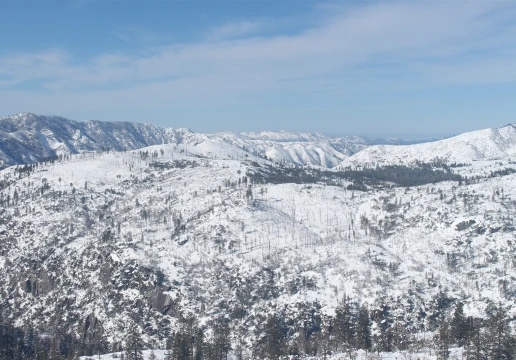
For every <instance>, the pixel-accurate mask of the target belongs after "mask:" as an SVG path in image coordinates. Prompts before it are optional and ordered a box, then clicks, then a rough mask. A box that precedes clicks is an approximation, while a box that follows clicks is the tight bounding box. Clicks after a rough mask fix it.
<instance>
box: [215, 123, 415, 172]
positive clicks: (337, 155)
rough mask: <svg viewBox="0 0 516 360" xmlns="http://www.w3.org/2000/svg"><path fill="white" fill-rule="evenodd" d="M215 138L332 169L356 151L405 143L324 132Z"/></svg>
mask: <svg viewBox="0 0 516 360" xmlns="http://www.w3.org/2000/svg"><path fill="white" fill-rule="evenodd" d="M209 136H210V137H211V138H216V139H221V140H223V141H226V142H228V143H230V144H234V145H237V146H238V147H241V148H243V149H246V150H247V151H249V152H251V153H253V154H260V155H262V156H263V155H265V156H266V157H267V158H269V159H271V160H272V161H276V162H284V163H293V164H296V165H311V166H322V167H326V168H332V167H335V166H337V165H339V164H340V163H341V162H342V161H343V160H344V159H346V158H347V157H349V156H350V155H353V154H355V153H356V152H358V151H360V150H362V149H365V148H367V147H369V146H371V145H376V144H405V143H409V142H407V141H405V140H400V139H378V138H367V137H361V136H347V137H331V136H328V135H324V134H320V133H306V132H287V131H279V132H270V131H264V132H259V133H252V132H251V133H245V132H239V133H230V132H225V133H215V134H209Z"/></svg>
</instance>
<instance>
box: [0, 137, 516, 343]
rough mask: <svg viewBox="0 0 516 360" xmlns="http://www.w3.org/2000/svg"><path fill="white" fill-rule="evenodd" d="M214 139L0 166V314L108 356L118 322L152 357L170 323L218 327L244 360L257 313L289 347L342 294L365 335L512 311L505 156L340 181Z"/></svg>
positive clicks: (513, 189) (118, 337) (326, 315)
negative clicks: (104, 348) (424, 172)
mask: <svg viewBox="0 0 516 360" xmlns="http://www.w3.org/2000/svg"><path fill="white" fill-rule="evenodd" d="M224 144H225V147H223V146H221V143H220V142H218V141H211V142H210V141H201V142H199V143H197V144H192V143H190V144H164V145H155V146H151V147H147V148H143V149H139V150H134V151H127V152H113V151H111V152H102V153H84V154H79V155H75V156H72V157H71V158H68V157H66V158H63V159H61V160H57V161H55V162H54V163H46V164H40V165H38V166H35V167H25V168H23V167H18V168H15V167H11V168H8V169H5V170H3V171H1V172H0V179H1V183H0V184H1V188H0V189H1V190H0V293H1V294H2V297H3V298H4V299H9V301H8V302H7V304H8V307H9V311H10V314H11V315H10V316H11V317H12V319H13V320H15V322H16V323H17V324H19V325H20V326H22V325H24V324H31V325H32V326H34V327H36V328H39V329H45V328H52V326H54V325H53V324H56V323H59V324H60V325H61V326H63V327H64V328H65V329H66V331H69V332H71V333H73V334H74V336H77V337H78V338H80V339H83V340H81V341H84V342H86V343H88V342H89V341H90V342H93V341H99V340H98V339H104V340H105V341H107V342H108V343H109V349H114V350H113V351H116V350H117V349H119V347H120V346H121V345H123V344H124V343H125V341H126V340H125V339H126V336H127V332H128V329H129V328H130V327H131V325H135V326H136V327H137V329H138V330H137V331H138V332H139V333H140V334H141V336H142V337H143V340H144V343H145V344H146V346H147V347H150V346H153V347H154V348H164V347H165V346H166V342H167V339H169V338H170V336H171V334H172V333H173V332H174V331H176V330H177V329H178V328H180V327H181V321H183V320H181V319H182V318H184V317H187V316H195V317H196V318H197V319H198V321H199V323H200V324H205V325H206V326H208V327H210V326H212V324H213V321H215V320H216V319H220V318H223V319H225V320H224V321H226V322H227V323H228V326H229V328H230V329H231V333H232V334H233V337H232V339H233V340H232V347H233V348H234V349H237V348H240V349H244V350H245V351H259V349H260V348H259V346H260V344H261V343H262V336H263V334H264V331H265V330H264V326H265V324H267V321H266V319H267V318H268V317H269V316H270V315H271V314H278V313H279V314H281V317H282V319H284V322H285V326H286V327H287V329H288V332H289V334H290V335H289V336H290V338H289V339H290V340H289V341H291V342H292V343H294V342H296V341H301V340H296V339H303V337H301V335H300V334H305V333H306V332H307V331H308V330H310V331H312V332H315V333H317V331H319V332H320V331H323V330H321V329H325V328H326V327H327V326H329V325H328V324H329V322H330V321H331V319H332V317H334V316H335V309H336V307H337V306H338V304H339V301H341V300H342V299H343V297H344V296H346V298H348V299H351V301H352V302H353V303H354V304H363V305H364V306H367V307H368V308H369V309H370V311H371V312H372V313H374V314H376V315H375V316H377V317H374V318H373V317H372V318H371V319H372V320H371V321H373V326H372V329H374V331H375V334H376V336H378V337H380V336H383V335H382V334H383V333H382V331H394V330H393V329H395V328H396V329H398V327H399V329H406V331H407V332H406V333H403V334H405V335H403V334H402V333H401V332H400V333H399V334H398V333H396V334H395V335H393V336H409V335H407V334H415V333H418V332H420V331H423V330H422V329H425V331H430V335H431V334H432V332H433V331H435V329H436V326H437V325H436V324H438V319H439V316H441V314H443V313H446V312H448V313H449V312H450V311H452V309H453V307H454V306H455V305H454V304H456V303H457V302H458V301H464V303H465V312H466V313H467V314H468V315H475V316H479V317H482V316H486V315H485V314H486V309H488V308H490V307H491V306H493V304H503V306H504V308H506V309H507V310H508V311H509V312H510V313H511V314H514V313H515V312H516V307H515V305H514V293H515V291H516V284H515V283H514V282H513V279H515V278H516V270H515V268H514V260H513V256H512V254H513V253H514V251H516V248H515V244H514V241H513V240H514V232H515V231H516V230H515V227H514V222H513V220H514V217H513V216H512V215H513V214H514V213H515V210H516V209H515V202H514V199H516V186H515V184H516V174H514V173H511V172H510V171H507V167H508V164H507V162H505V161H502V163H500V161H484V162H477V163H475V164H474V165H466V166H463V167H460V168H457V169H456V171H457V173H458V174H461V175H466V174H467V176H468V177H469V178H475V180H474V181H471V182H468V183H463V184H462V185H460V186H459V183H458V181H455V180H453V181H443V182H439V183H434V182H435V181H434V180H432V179H430V180H428V181H427V182H426V183H425V180H424V179H422V178H421V177H420V176H419V175H420V173H417V174H418V178H417V179H416V180H417V184H419V185H418V186H410V187H402V186H399V185H398V186H397V185H396V183H395V182H394V183H392V182H387V183H383V182H380V183H373V184H372V185H371V184H370V183H369V182H368V181H369V180H370V174H366V176H365V177H364V179H365V180H364V181H365V185H366V186H363V187H358V186H357V181H360V176H362V175H360V173H357V174H354V175H353V174H349V173H340V172H337V171H326V172H321V171H320V170H313V169H298V168H293V167H281V166H279V165H277V164H274V163H273V162H271V161H269V160H265V159H262V158H260V157H255V156H253V155H252V154H249V153H248V152H247V151H245V150H243V149H240V150H239V151H240V152H239V153H238V152H235V147H234V146H233V145H231V144H229V143H224ZM378 171H381V172H379V173H378V174H379V175H382V176H383V175H385V173H384V172H388V171H400V169H394V170H392V169H391V170H389V169H388V168H386V169H385V170H378ZM402 171H405V172H404V173H402V174H401V173H400V175H404V178H410V176H407V173H406V172H408V175H410V174H411V173H410V171H412V170H411V169H410V168H407V169H405V170H403V169H402ZM496 171H500V173H499V175H497V176H493V172H496ZM431 172H433V171H431ZM443 174H444V173H443ZM394 175H395V176H391V178H393V179H396V178H397V177H398V176H397V175H398V173H396V174H394ZM473 175H474V176H473ZM475 176H476V177H475ZM450 179H452V178H450ZM357 188H361V189H364V190H363V191H359V190H356V189H357ZM386 304H388V305H386ZM378 314H384V315H382V317H378V316H380V315H378ZM317 324H319V325H317ZM307 329H308V330H307ZM317 329H319V330H317ZM382 329H384V330H382ZM396 331H397V330H396ZM404 331H405V330H404ZM210 334H211V333H210V332H208V333H207V339H208V341H209V339H210ZM303 336H306V335H303ZM314 336H315V335H314ZM321 336H322V335H321ZM95 339H97V340H95ZM306 339H308V337H307V338H306ZM312 339H313V340H311V341H314V343H319V342H320V341H321V340H318V339H319V338H317V337H314V338H312ZM303 341H308V340H303ZM303 351H304V350H303Z"/></svg>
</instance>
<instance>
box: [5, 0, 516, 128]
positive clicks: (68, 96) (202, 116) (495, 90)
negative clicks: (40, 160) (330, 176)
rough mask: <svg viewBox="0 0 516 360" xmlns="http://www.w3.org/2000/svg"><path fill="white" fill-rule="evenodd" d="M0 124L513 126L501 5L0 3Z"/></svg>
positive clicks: (513, 80)
mask: <svg viewBox="0 0 516 360" xmlns="http://www.w3.org/2000/svg"><path fill="white" fill-rule="evenodd" d="M0 45H1V46H0V109H1V110H0V114H1V115H9V114H13V113H18V112H34V113H39V114H48V115H50V114H52V115H61V116H65V117H68V118H71V119H76V120H87V119H99V120H116V121H119V120H127V121H139V122H149V123H154V124H157V125H161V126H172V127H188V128H191V129H193V130H195V131H225V130H231V131H257V130H280V129H284V130H302V131H319V132H324V133H328V134H335V135H343V134H360V135H370V136H384V137H390V136H401V137H407V138H429V137H439V136H447V135H453V134H455V133H460V132H464V131H469V130H475V129H480V128H486V127H497V126H503V125H505V124H507V123H513V122H516V3H515V2H513V1H482V0H477V1H454V0H443V1H410V2H404V1H388V0H386V1H381V2H380V1H378V2H373V1H348V2H321V1H317V2H316V1H309V0H297V1H290V0H283V1H272V0H232V1H225V0H221V1H205V0H190V1H186V0H182V1H178V0H169V1H157V0H147V1H137V0H129V1H123V0H68V1H64V0H62V1H60V0H32V1H29V0H16V1H15V0H0Z"/></svg>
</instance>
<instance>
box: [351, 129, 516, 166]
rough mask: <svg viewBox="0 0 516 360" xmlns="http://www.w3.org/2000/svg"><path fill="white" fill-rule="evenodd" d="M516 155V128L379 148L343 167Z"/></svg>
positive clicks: (365, 152) (474, 159)
mask: <svg viewBox="0 0 516 360" xmlns="http://www.w3.org/2000/svg"><path fill="white" fill-rule="evenodd" d="M514 156H516V126H515V125H507V126H505V127H502V128H498V129H485V130H479V131H473V132H468V133H464V134H461V135H458V136H454V137H452V138H449V139H445V140H440V141H434V142H427V143H422V144H415V145H376V146H371V147H369V148H367V149H365V150H363V151H360V152H359V153H357V154H355V155H353V156H351V157H349V158H347V159H345V160H344V161H343V163H342V165H343V166H350V165H353V166H356V165H373V166H376V165H386V164H391V165H396V164H410V163H413V162H415V161H423V162H425V161H426V162H428V161H434V160H439V161H445V162H448V163H453V162H455V163H470V162H472V161H478V160H497V159H498V160H499V159H507V158H509V157H514Z"/></svg>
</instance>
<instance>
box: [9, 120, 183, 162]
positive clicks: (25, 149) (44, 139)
mask: <svg viewBox="0 0 516 360" xmlns="http://www.w3.org/2000/svg"><path fill="white" fill-rule="evenodd" d="M188 135H192V133H191V132H190V131H189V130H187V129H163V128H160V127H158V126H154V125H150V124H138V123H129V122H102V121H86V122H79V121H72V120H68V119H65V118H62V117H58V116H40V115H35V114H31V113H21V114H18V115H13V116H7V117H2V118H0V168H3V167H6V166H11V165H16V164H27V163H34V162H37V161H42V160H44V159H49V158H52V157H55V156H58V155H64V154H78V153H80V152H83V151H101V150H106V149H111V150H117V151H120V150H130V149H138V148H142V147H145V146H149V145H155V144H164V143H170V142H182V141H183V140H184V138H185V137H188Z"/></svg>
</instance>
